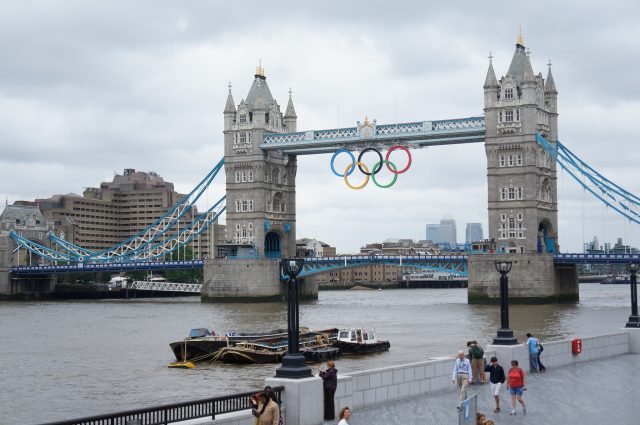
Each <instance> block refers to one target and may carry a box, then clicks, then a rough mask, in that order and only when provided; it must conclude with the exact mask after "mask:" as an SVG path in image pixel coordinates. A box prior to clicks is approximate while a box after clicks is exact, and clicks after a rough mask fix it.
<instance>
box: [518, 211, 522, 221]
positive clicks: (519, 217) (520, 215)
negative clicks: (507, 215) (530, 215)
mask: <svg viewBox="0 0 640 425" xmlns="http://www.w3.org/2000/svg"><path fill="white" fill-rule="evenodd" d="M517 217H518V221H522V213H518V214H517Z"/></svg>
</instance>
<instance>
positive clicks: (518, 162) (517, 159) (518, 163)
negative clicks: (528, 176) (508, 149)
mask: <svg viewBox="0 0 640 425" xmlns="http://www.w3.org/2000/svg"><path fill="white" fill-rule="evenodd" d="M516 165H517V166H521V165H522V154H521V153H519V154H516Z"/></svg>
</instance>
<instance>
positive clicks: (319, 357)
mask: <svg viewBox="0 0 640 425" xmlns="http://www.w3.org/2000/svg"><path fill="white" fill-rule="evenodd" d="M302 354H303V355H304V359H305V361H306V362H308V363H319V362H326V361H328V360H334V359H337V358H338V357H340V349H339V348H338V347H316V348H310V349H307V350H304V351H302Z"/></svg>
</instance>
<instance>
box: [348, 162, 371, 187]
mask: <svg viewBox="0 0 640 425" xmlns="http://www.w3.org/2000/svg"><path fill="white" fill-rule="evenodd" d="M357 165H359V166H361V167H363V168H364V169H365V172H367V173H368V172H369V168H367V166H366V165H365V164H363V163H362V162H358V161H356V162H355V163H353V162H352V163H351V164H349V165H347V168H345V169H344V182H345V183H346V184H347V186H349V188H351V189H354V190H360V189H362V188H363V187H365V186H366V185H367V183H369V175H368V174H365V175H364V177H365V179H364V183H362V184H361V185H360V186H351V185H350V184H349V180H348V179H347V174H348V173H349V171H350V170H351V168H355V167H356V166H357Z"/></svg>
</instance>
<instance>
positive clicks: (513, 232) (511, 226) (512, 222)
mask: <svg viewBox="0 0 640 425" xmlns="http://www.w3.org/2000/svg"><path fill="white" fill-rule="evenodd" d="M509 237H510V238H515V237H516V222H515V220H514V219H513V217H509Z"/></svg>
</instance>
